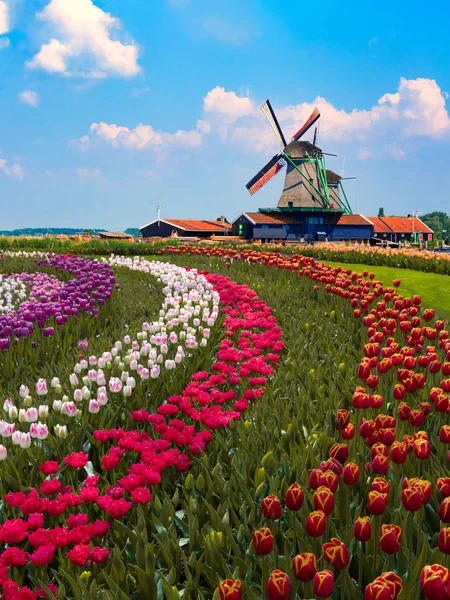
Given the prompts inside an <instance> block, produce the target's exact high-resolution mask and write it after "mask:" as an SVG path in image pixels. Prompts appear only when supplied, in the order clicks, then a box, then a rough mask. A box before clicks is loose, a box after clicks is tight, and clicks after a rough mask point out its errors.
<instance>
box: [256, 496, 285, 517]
mask: <svg viewBox="0 0 450 600" xmlns="http://www.w3.org/2000/svg"><path fill="white" fill-rule="evenodd" d="M261 508H262V513H263V515H264V516H265V518H266V519H269V520H270V521H276V520H277V519H279V518H280V517H281V502H280V501H279V499H278V498H277V497H276V496H274V495H273V494H270V496H266V498H263V500H262V502H261Z"/></svg>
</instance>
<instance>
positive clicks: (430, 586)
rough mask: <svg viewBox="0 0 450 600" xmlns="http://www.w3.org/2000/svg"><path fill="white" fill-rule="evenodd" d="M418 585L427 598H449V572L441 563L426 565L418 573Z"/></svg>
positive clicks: (446, 599) (444, 599)
mask: <svg viewBox="0 0 450 600" xmlns="http://www.w3.org/2000/svg"><path fill="white" fill-rule="evenodd" d="M420 587H421V588H422V593H423V595H424V596H425V598H428V600H448V599H449V598H450V592H449V588H450V573H449V570H448V569H446V568H445V567H442V566H441V565H426V566H425V567H424V568H423V569H422V572H421V573H420Z"/></svg>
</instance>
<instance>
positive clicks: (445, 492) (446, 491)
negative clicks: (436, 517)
mask: <svg viewBox="0 0 450 600" xmlns="http://www.w3.org/2000/svg"><path fill="white" fill-rule="evenodd" d="M436 489H437V490H438V492H439V493H440V494H441V496H442V497H443V498H448V497H449V496H450V477H439V479H438V480H437V481H436Z"/></svg>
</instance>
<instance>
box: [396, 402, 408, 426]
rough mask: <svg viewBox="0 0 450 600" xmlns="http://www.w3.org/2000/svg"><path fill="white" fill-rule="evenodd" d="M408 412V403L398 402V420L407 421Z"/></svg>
mask: <svg viewBox="0 0 450 600" xmlns="http://www.w3.org/2000/svg"><path fill="white" fill-rule="evenodd" d="M410 412H411V408H410V407H409V404H407V403H406V402H400V404H399V405H398V410H397V413H398V418H399V419H400V421H407V420H408V419H409V413H410Z"/></svg>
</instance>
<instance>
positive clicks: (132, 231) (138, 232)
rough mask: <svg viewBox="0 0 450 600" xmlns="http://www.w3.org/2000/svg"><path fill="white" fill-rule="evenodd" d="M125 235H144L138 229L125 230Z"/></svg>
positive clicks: (129, 228)
mask: <svg viewBox="0 0 450 600" xmlns="http://www.w3.org/2000/svg"><path fill="white" fill-rule="evenodd" d="M124 233H128V234H129V235H138V236H141V235H142V233H141V232H140V231H139V229H136V227H128V229H125V231H124Z"/></svg>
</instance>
